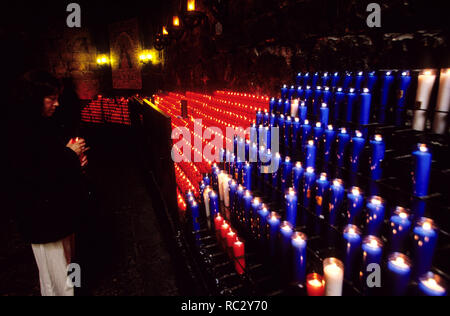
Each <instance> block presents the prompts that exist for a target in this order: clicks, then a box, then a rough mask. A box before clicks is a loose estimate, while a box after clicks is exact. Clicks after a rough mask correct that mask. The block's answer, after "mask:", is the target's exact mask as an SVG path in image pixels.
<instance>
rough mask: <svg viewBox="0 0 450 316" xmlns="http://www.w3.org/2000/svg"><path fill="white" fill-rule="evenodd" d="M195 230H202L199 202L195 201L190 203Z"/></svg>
mask: <svg viewBox="0 0 450 316" xmlns="http://www.w3.org/2000/svg"><path fill="white" fill-rule="evenodd" d="M190 209H191V216H192V225H193V227H192V228H193V231H194V232H198V231H199V230H200V211H199V206H198V204H197V202H195V201H193V202H192V203H191V204H190Z"/></svg>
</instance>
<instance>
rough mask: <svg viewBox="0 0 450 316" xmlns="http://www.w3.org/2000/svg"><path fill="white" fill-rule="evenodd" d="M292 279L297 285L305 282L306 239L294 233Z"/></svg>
mask: <svg viewBox="0 0 450 316" xmlns="http://www.w3.org/2000/svg"><path fill="white" fill-rule="evenodd" d="M291 243H292V249H293V260H294V262H293V267H294V279H295V281H296V282H297V283H299V284H304V283H305V282H306V244H307V237H306V235H305V234H303V233H299V232H296V233H295V234H293V235H292V241H291Z"/></svg>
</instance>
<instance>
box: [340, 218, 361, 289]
mask: <svg viewBox="0 0 450 316" xmlns="http://www.w3.org/2000/svg"><path fill="white" fill-rule="evenodd" d="M344 241H345V261H344V267H345V278H346V279H348V280H353V277H354V276H355V275H357V271H356V270H355V269H354V268H355V261H356V260H357V258H358V257H359V256H360V254H361V243H362V238H361V231H360V230H359V228H358V227H356V226H355V225H347V226H346V227H345V229H344Z"/></svg>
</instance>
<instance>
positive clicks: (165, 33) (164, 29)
mask: <svg viewBox="0 0 450 316" xmlns="http://www.w3.org/2000/svg"><path fill="white" fill-rule="evenodd" d="M162 33H163V35H169V32H168V31H167V28H166V27H165V26H163V29H162Z"/></svg>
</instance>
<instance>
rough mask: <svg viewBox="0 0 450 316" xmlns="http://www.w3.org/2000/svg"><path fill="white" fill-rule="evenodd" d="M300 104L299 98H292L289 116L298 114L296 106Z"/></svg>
mask: <svg viewBox="0 0 450 316" xmlns="http://www.w3.org/2000/svg"><path fill="white" fill-rule="evenodd" d="M299 105H300V100H298V99H296V100H292V103H291V116H292V117H297V116H298V107H299Z"/></svg>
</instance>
